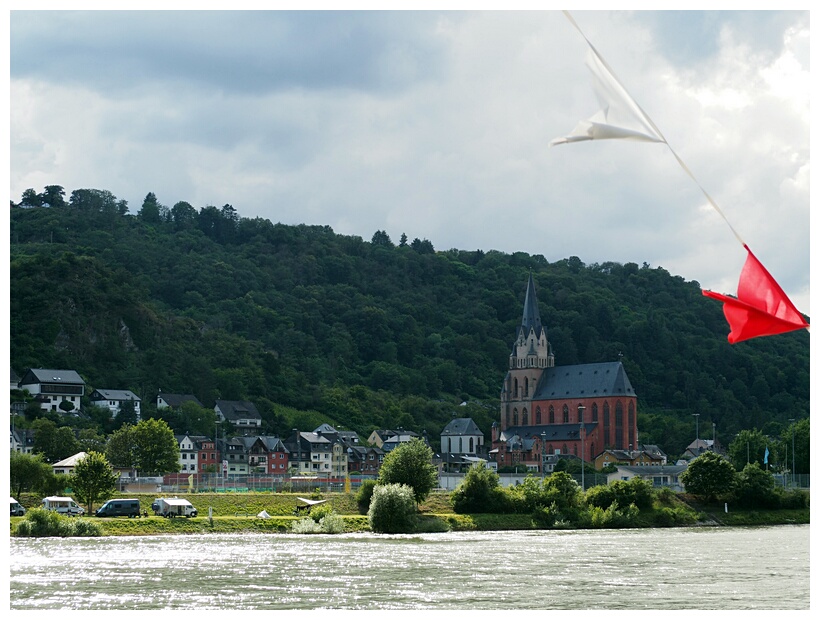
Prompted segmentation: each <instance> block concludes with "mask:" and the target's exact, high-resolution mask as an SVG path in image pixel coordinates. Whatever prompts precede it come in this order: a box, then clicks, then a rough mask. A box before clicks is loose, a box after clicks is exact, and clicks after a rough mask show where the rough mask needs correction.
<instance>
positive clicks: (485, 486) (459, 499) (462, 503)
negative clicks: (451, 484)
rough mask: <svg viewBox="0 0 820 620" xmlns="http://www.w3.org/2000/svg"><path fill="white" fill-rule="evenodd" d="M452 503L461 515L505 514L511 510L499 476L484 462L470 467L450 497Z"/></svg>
mask: <svg viewBox="0 0 820 620" xmlns="http://www.w3.org/2000/svg"><path fill="white" fill-rule="evenodd" d="M450 502H451V503H452V505H453V510H454V511H455V512H456V513H459V514H474V513H482V512H490V513H504V512H507V511H509V510H510V502H509V501H508V499H507V494H506V493H505V491H504V489H503V488H502V487H501V486H500V484H499V479H498V474H497V473H495V472H494V471H493V470H492V469H489V468H488V467H487V465H486V463H484V462H481V463H476V464H475V465H473V466H472V467H470V469H469V470H468V471H467V475H466V476H464V480H462V481H461V484H459V485H458V488H456V490H455V491H453V493H452V495H451V496H450Z"/></svg>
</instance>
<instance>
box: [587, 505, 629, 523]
mask: <svg viewBox="0 0 820 620" xmlns="http://www.w3.org/2000/svg"><path fill="white" fill-rule="evenodd" d="M639 512H640V511H639V510H638V507H637V506H636V505H635V504H629V506H627V507H626V508H624V509H621V508H619V505H618V502H617V501H614V502H612V504H610V505H609V507H608V508H606V509H603V508H598V507H597V506H593V507H592V508H591V509H590V524H591V525H592V527H602V528H619V527H631V526H634V525H635V520H636V518H637V517H638V513H639Z"/></svg>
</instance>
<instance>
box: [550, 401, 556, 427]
mask: <svg viewBox="0 0 820 620" xmlns="http://www.w3.org/2000/svg"><path fill="white" fill-rule="evenodd" d="M550 424H555V407H553V406H552V405H550Z"/></svg>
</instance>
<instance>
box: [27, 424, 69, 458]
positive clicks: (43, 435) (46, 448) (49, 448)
mask: <svg viewBox="0 0 820 620" xmlns="http://www.w3.org/2000/svg"><path fill="white" fill-rule="evenodd" d="M31 427H32V428H33V429H34V447H33V451H34V452H35V453H38V454H42V455H43V458H44V459H45V461H46V462H47V463H56V462H57V461H61V460H63V459H64V458H67V457H69V456H72V455H74V454H77V452H79V451H80V444H79V442H78V441H77V439H76V437H74V433H73V432H72V430H71V429H70V428H69V427H67V426H60V427H58V426H57V425H56V424H55V423H54V422H52V421H51V420H49V419H47V418H40V419H38V420H35V421H34V422H33V423H32V425H31Z"/></svg>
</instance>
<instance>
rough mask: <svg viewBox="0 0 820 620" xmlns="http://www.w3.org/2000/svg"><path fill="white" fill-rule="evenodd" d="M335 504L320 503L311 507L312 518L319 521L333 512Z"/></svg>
mask: <svg viewBox="0 0 820 620" xmlns="http://www.w3.org/2000/svg"><path fill="white" fill-rule="evenodd" d="M333 512H334V511H333V506H331V505H330V504H320V505H319V506H314V507H313V508H311V509H310V518H311V519H313V520H314V521H316V523H319V522H320V521H321V520H322V519H324V518H325V517H326V516H327V515H329V514H333Z"/></svg>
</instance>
